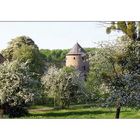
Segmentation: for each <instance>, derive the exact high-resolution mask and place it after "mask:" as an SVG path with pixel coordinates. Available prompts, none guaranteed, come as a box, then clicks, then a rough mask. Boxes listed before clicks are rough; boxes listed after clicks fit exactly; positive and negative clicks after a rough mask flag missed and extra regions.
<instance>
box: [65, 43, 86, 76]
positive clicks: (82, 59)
mask: <svg viewBox="0 0 140 140" xmlns="http://www.w3.org/2000/svg"><path fill="white" fill-rule="evenodd" d="M66 66H67V67H70V66H73V67H74V68H75V69H76V70H79V71H80V73H81V76H84V78H85V77H86V75H87V73H88V71H89V62H88V55H87V53H86V51H85V50H84V49H83V48H82V47H81V46H80V45H79V44H78V43H76V44H75V45H74V47H73V48H72V49H71V50H70V51H69V52H68V54H67V55H66Z"/></svg>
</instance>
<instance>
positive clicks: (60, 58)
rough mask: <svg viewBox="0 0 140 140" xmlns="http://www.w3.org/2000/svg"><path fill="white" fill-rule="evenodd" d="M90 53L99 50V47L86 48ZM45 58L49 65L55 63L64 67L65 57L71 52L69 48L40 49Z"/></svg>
mask: <svg viewBox="0 0 140 140" xmlns="http://www.w3.org/2000/svg"><path fill="white" fill-rule="evenodd" d="M84 49H85V50H86V52H87V53H88V54H90V53H93V54H94V52H95V51H96V50H98V48H84ZM40 52H41V54H42V56H43V58H44V60H46V62H47V63H48V66H51V65H55V66H57V67H59V68H60V67H63V66H64V64H65V57H66V55H67V53H68V52H69V49H55V50H49V49H41V50H40Z"/></svg>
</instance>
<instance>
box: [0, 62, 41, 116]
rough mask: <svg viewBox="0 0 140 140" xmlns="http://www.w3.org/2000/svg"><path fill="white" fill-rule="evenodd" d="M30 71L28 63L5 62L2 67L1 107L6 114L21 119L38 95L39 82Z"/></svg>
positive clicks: (0, 75) (0, 80)
mask: <svg viewBox="0 0 140 140" xmlns="http://www.w3.org/2000/svg"><path fill="white" fill-rule="evenodd" d="M34 76H35V73H32V72H30V71H29V67H28V66H27V63H22V64H21V63H19V62H18V61H12V62H6V61H5V62H4V63H3V64H1V65H0V105H1V107H2V109H3V110H4V114H7V115H9V117H19V116H21V115H24V114H25V113H27V110H26V108H25V107H27V105H29V104H30V103H31V102H32V101H33V100H34V98H35V96H36V95H37V94H38V91H39V89H38V83H39V81H38V80H36V79H34Z"/></svg>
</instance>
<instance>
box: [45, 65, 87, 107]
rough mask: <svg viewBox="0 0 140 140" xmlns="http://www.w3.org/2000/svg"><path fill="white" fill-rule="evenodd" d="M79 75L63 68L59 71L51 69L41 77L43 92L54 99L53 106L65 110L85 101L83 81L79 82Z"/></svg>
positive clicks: (72, 69) (73, 70) (71, 69)
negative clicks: (72, 104) (71, 105)
mask: <svg viewBox="0 0 140 140" xmlns="http://www.w3.org/2000/svg"><path fill="white" fill-rule="evenodd" d="M79 74H80V73H79V72H77V71H75V69H74V68H71V67H70V68H69V67H64V68H62V69H59V70H58V69H57V68H55V67H51V68H50V69H49V70H48V72H47V74H45V75H44V76H43V78H42V84H43V87H44V92H45V94H46V95H48V96H50V97H53V98H54V106H55V105H59V106H60V107H62V108H65V107H69V105H70V104H71V103H74V102H76V103H78V102H80V101H81V100H85V98H84V96H85V94H86V93H85V88H84V83H83V82H84V81H82V80H81V78H80V76H79ZM55 103H56V104H55Z"/></svg>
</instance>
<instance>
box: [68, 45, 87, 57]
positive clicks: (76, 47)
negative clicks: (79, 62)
mask: <svg viewBox="0 0 140 140" xmlns="http://www.w3.org/2000/svg"><path fill="white" fill-rule="evenodd" d="M72 54H80V55H84V54H86V51H85V50H84V49H83V48H82V47H81V46H80V45H79V44H78V43H76V44H75V45H74V47H73V48H72V49H71V50H70V51H69V52H68V55H72Z"/></svg>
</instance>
